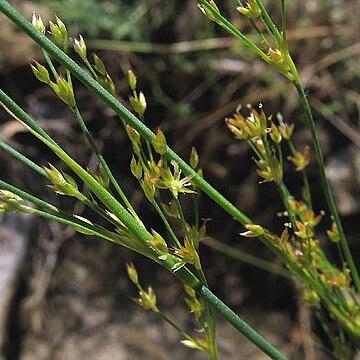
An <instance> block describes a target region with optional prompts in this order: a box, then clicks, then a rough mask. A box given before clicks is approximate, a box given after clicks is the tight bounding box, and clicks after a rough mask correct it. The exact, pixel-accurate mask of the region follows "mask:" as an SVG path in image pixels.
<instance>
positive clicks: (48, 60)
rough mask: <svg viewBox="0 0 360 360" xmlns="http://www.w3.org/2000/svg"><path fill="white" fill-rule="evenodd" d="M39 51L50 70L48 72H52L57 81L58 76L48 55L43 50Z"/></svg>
mask: <svg viewBox="0 0 360 360" xmlns="http://www.w3.org/2000/svg"><path fill="white" fill-rule="evenodd" d="M41 51H42V54H43V56H44V59H45V61H46V63H47V64H48V66H49V68H50V71H51V72H52V74H53V76H54V78H55V80H57V78H58V77H59V74H58V72H57V71H56V69H55V66H54V64H53V62H52V61H51V59H50V56H49V54H48V53H47V52H46V51H45V50H44V49H41Z"/></svg>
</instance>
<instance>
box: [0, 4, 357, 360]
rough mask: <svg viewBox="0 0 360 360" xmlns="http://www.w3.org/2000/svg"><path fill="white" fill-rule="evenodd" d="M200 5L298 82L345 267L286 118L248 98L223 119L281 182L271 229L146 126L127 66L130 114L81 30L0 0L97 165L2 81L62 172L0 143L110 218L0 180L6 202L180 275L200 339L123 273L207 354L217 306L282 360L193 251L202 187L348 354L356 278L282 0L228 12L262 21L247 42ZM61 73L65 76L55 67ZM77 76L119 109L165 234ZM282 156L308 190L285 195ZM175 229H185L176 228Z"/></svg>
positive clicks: (217, 15) (341, 353)
mask: <svg viewBox="0 0 360 360" xmlns="http://www.w3.org/2000/svg"><path fill="white" fill-rule="evenodd" d="M198 5H199V8H200V9H201V11H202V12H203V13H204V14H205V15H206V16H207V18H208V19H210V20H211V21H214V22H216V23H217V24H219V26H221V27H222V28H223V29H224V30H225V31H227V32H228V33H230V34H231V35H233V36H234V37H236V38H237V39H238V40H239V41H241V42H242V43H243V44H244V45H245V46H247V47H248V48H249V49H251V50H252V51H254V52H255V53H256V54H258V55H259V56H260V58H261V59H263V60H264V61H265V62H266V63H267V64H268V65H269V66H271V67H273V68H274V69H275V70H276V71H278V72H279V73H281V74H282V75H284V76H285V77H286V78H287V79H288V80H289V81H290V82H291V83H293V85H294V86H295V88H296V90H297V93H298V95H299V101H300V103H301V105H302V106H303V110H304V116H305V118H306V120H307V122H308V126H309V130H310V133H311V136H312V139H313V148H314V150H315V153H316V157H317V160H318V165H319V172H320V176H321V180H322V185H323V189H324V194H325V197H326V200H327V203H328V208H329V211H330V216H331V217H332V219H333V225H332V228H331V229H329V231H328V232H327V235H328V237H329V239H330V240H331V241H332V242H334V243H336V244H337V245H338V250H339V254H340V258H341V259H343V262H342V266H341V267H340V268H338V267H336V265H334V264H332V263H331V262H330V261H329V260H328V259H327V258H326V256H325V254H324V252H323V251H322V249H321V247H320V245H319V241H318V240H317V239H318V235H317V234H316V226H317V225H318V223H319V222H320V220H321V217H322V216H323V214H315V212H314V208H313V203H312V197H311V188H310V184H309V181H308V178H307V174H306V167H307V165H308V163H309V157H310V149H309V148H305V149H301V150H300V149H296V148H295V146H294V144H293V142H292V137H293V135H294V134H293V133H294V125H293V124H289V123H288V122H286V121H285V120H284V119H282V118H281V117H278V118H276V119H275V118H273V117H271V116H267V115H266V113H265V111H264V109H262V108H260V109H255V108H252V107H250V108H249V109H247V110H246V112H247V113H246V114H244V113H243V112H240V111H238V112H236V113H235V114H234V115H233V116H231V117H229V118H228V119H226V123H227V126H228V128H229V129H230V131H231V132H232V133H233V134H234V136H235V137H236V138H237V139H241V140H243V141H246V142H247V143H248V144H249V146H250V148H251V149H252V151H253V153H254V159H255V163H256V166H257V172H258V175H259V176H260V177H261V178H262V180H263V181H267V182H273V183H274V184H275V186H276V187H277V189H278V190H279V196H280V199H281V201H282V202H283V206H284V215H285V216H287V217H288V221H287V222H286V226H285V227H284V230H283V232H282V233H281V234H279V235H278V234H274V233H272V232H270V231H269V230H267V229H265V228H264V227H263V226H261V225H260V224H254V223H253V221H252V220H251V219H250V218H248V217H247V216H246V215H245V214H243V213H242V212H241V211H240V210H239V209H237V208H236V207H235V206H234V205H233V204H232V203H231V202H230V201H229V200H227V199H226V198H224V196H222V195H221V194H220V193H219V192H218V191H217V190H216V189H214V188H213V187H212V186H211V185H210V184H209V183H208V182H207V181H206V180H205V179H204V177H203V174H202V171H201V169H200V168H199V156H198V154H197V151H196V149H195V148H193V149H192V151H191V154H190V158H189V163H187V162H185V161H184V160H183V159H181V158H180V157H179V156H178V155H177V154H176V153H175V152H174V151H173V150H172V149H171V148H170V147H169V146H168V144H167V140H166V137H165V135H164V134H163V132H162V131H161V130H158V131H157V132H156V133H153V132H152V131H151V130H150V129H149V128H148V127H147V126H146V125H145V114H146V108H147V103H146V97H145V95H144V94H143V92H141V91H139V90H138V89H137V78H136V75H135V74H134V73H133V72H132V71H129V74H128V83H129V87H130V91H131V95H130V97H129V101H130V104H131V107H132V110H133V112H134V113H135V114H136V115H137V116H135V115H134V114H133V113H132V112H131V111H129V110H128V109H127V108H125V107H124V105H122V104H121V103H120V102H119V101H118V100H117V99H116V97H115V95H116V88H115V85H114V82H113V81H112V79H111V76H110V74H109V73H108V71H107V69H106V65H105V64H104V62H103V61H102V60H101V59H100V57H99V56H97V55H94V56H93V58H92V59H91V60H89V56H88V52H87V47H86V43H85V41H84V39H83V38H82V37H81V36H79V38H77V39H70V38H69V36H68V32H67V29H66V26H65V25H64V23H63V22H62V21H61V20H60V19H59V18H56V20H55V21H54V22H50V23H49V26H48V28H49V33H50V39H49V38H48V37H47V36H46V26H45V25H44V24H43V23H42V20H41V18H40V17H38V16H36V15H35V14H34V16H33V19H32V22H29V21H28V20H26V19H25V18H23V17H22V15H21V14H19V13H18V12H17V11H16V10H15V9H14V8H13V7H12V6H11V5H10V4H9V3H8V2H7V1H5V0H0V10H1V11H2V12H3V13H4V14H5V15H6V16H7V17H9V18H10V19H11V20H12V21H13V22H15V23H16V24H17V25H18V26H19V27H20V28H22V29H23V31H25V32H26V33H27V34H28V35H29V36H30V37H31V38H33V39H34V41H36V42H37V43H38V45H39V46H40V48H41V49H42V51H43V55H44V59H45V65H42V64H40V63H37V62H34V63H32V64H31V68H32V71H33V73H34V75H35V76H36V78H37V79H38V80H39V81H41V82H43V83H44V84H46V85H47V86H49V87H50V88H51V89H52V90H53V91H54V93H55V94H56V96H58V97H59V99H60V100H62V101H63V102H64V103H65V104H66V105H67V106H68V107H69V109H70V110H71V112H72V113H73V115H74V118H75V119H76V120H77V121H78V124H79V127H80V128H81V130H82V131H83V133H84V134H85V136H86V138H87V141H88V143H89V145H90V146H91V148H92V150H93V151H94V153H95V154H96V156H97V159H98V163H99V170H98V171H97V172H90V171H88V170H87V169H85V168H84V167H83V166H82V165H81V164H79V163H78V162H77V161H75V160H74V159H73V158H72V157H71V156H70V155H69V154H68V153H67V152H66V151H65V150H64V149H63V148H62V147H61V146H60V145H59V144H58V143H57V142H56V141H55V140H54V139H53V138H52V137H51V136H50V135H49V134H48V133H47V132H45V131H44V130H43V129H42V128H41V127H39V125H38V123H37V122H36V121H35V120H34V119H32V118H31V117H30V116H29V115H28V114H27V113H26V112H25V111H24V110H22V109H21V107H20V106H19V105H18V104H16V103H15V102H14V101H13V100H12V99H11V97H10V96H9V95H8V94H6V93H5V92H4V91H3V90H0V101H1V104H2V106H3V107H4V108H5V109H6V111H7V112H8V113H9V114H10V115H11V116H12V117H13V118H14V119H15V120H16V121H19V122H20V123H21V124H23V125H24V126H25V127H26V128H27V129H28V130H29V132H31V133H32V134H33V135H34V136H35V137H36V138H37V139H38V140H40V141H41V142H42V143H44V144H45V145H46V146H47V147H48V148H49V149H50V150H51V151H52V152H53V153H54V154H55V155H56V156H57V157H58V158H59V159H60V160H61V161H62V163H63V168H64V169H66V170H64V171H63V170H59V169H57V168H56V167H55V166H53V165H49V166H48V167H45V168H41V167H40V166H38V165H37V164H36V163H34V162H33V161H32V160H30V159H28V158H27V157H25V156H24V155H23V154H21V153H19V152H18V151H17V150H15V149H14V148H12V147H11V146H10V145H9V144H6V143H4V142H0V147H1V148H2V149H3V150H4V151H7V152H8V153H10V154H11V155H12V156H13V157H14V158H15V159H18V160H20V161H22V162H23V163H24V165H26V166H28V167H29V168H30V169H32V170H34V171H35V172H36V173H37V174H39V175H40V176H43V177H44V178H46V179H47V180H48V181H49V182H50V183H51V185H50V186H51V188H52V189H53V190H54V191H55V192H57V193H58V194H61V195H64V196H70V197H74V198H76V199H77V200H78V201H80V202H82V203H83V204H84V205H85V206H87V207H89V208H91V209H92V210H93V211H94V212H96V213H97V214H98V215H99V216H100V217H102V218H103V219H104V220H106V221H107V223H108V226H107V227H103V226H100V225H98V224H96V223H95V222H92V221H90V220H89V219H86V218H83V217H79V216H77V215H76V214H71V213H67V212H65V211H63V210H62V209H60V208H58V207H56V206H54V205H52V204H50V203H49V202H47V201H45V200H43V199H40V198H38V197H36V196H34V195H32V194H29V193H27V192H26V191H24V190H22V189H20V188H18V187H15V186H13V185H11V184H9V183H8V182H5V181H3V180H0V188H1V191H0V204H1V211H2V212H6V211H11V212H24V213H30V214H34V215H38V216H41V217H43V218H47V219H50V220H53V221H57V222H59V223H62V224H66V225H70V226H72V227H74V228H75V229H76V230H77V231H79V232H81V233H83V234H87V235H93V236H97V237H99V238H102V239H105V240H108V241H111V242H114V243H117V244H119V245H122V246H125V247H127V248H129V249H131V250H133V251H135V252H138V253H140V254H142V255H144V256H146V257H148V258H150V259H152V260H153V261H155V262H157V263H158V264H160V265H161V266H163V267H164V268H166V269H168V270H169V271H170V272H172V273H173V274H174V275H175V276H176V277H178V278H179V280H180V281H181V282H182V283H183V284H184V288H185V293H186V303H187V305H188V307H189V309H190V310H191V312H192V313H193V314H194V316H195V318H196V320H197V321H198V323H199V325H200V327H201V329H202V333H201V337H200V338H198V337H196V338H195V337H193V336H191V335H190V334H188V333H187V332H185V331H183V330H181V329H180V328H179V327H178V326H177V325H176V324H175V323H174V322H173V321H172V320H170V319H169V318H168V317H167V316H166V315H165V314H164V313H163V312H162V310H161V309H160V307H159V305H158V303H157V299H156V294H155V293H154V291H153V290H152V288H148V290H145V289H144V288H143V287H142V285H141V284H140V282H139V276H138V273H137V270H136V268H135V266H134V265H133V264H129V265H128V266H127V271H128V275H129V278H130V280H131V281H132V282H133V283H134V284H135V286H136V288H137V289H138V291H139V303H140V305H141V306H143V307H144V308H145V309H147V310H151V311H153V312H155V313H156V314H158V315H159V316H160V317H162V318H163V319H165V320H166V321H167V322H169V323H170V324H171V325H172V326H173V327H174V328H175V329H176V330H177V331H179V332H180V333H181V335H182V336H183V338H184V339H183V341H182V342H183V344H184V345H186V346H188V347H191V348H195V349H198V350H201V351H204V352H206V353H207V354H208V355H209V357H210V358H212V359H218V357H219V355H218V350H217V346H216V313H220V314H221V315H222V316H224V317H225V318H226V319H227V320H228V321H229V322H230V323H231V324H232V325H234V326H235V327H236V328H237V329H238V330H239V331H240V332H241V333H243V334H244V335H245V336H246V337H248V339H249V340H250V341H252V342H253V343H255V344H256V345H257V346H258V347H259V348H260V349H261V350H262V351H263V352H264V353H266V354H267V355H268V356H270V357H271V358H273V359H285V358H286V357H285V356H284V355H283V354H282V353H281V352H280V351H279V350H278V349H276V348H274V347H273V346H272V345H271V344H269V343H268V342H267V341H266V340H265V339H264V338H263V337H262V336H261V335H259V334H258V333H257V332H256V331H255V330H254V329H252V328H251V327H250V326H249V325H247V324H246V323H245V322H244V321H243V320H242V319H241V318H240V317H239V316H238V315H236V314H235V313H234V312H233V311H232V310H231V309H230V308H229V307H228V306H226V305H225V304H224V303H223V302H222V301H221V300H220V299H218V298H217V297H216V296H215V295H214V294H213V293H212V291H211V290H210V289H209V286H208V283H207V280H206V276H205V273H204V271H203V268H202V265H201V252H200V250H199V248H200V245H201V241H202V240H203V239H204V237H205V233H206V226H205V224H201V223H200V220H199V219H200V216H199V214H198V207H197V194H199V193H200V192H203V193H205V194H206V195H208V196H209V197H210V198H211V199H212V200H213V201H214V202H215V203H216V204H217V205H218V206H220V207H221V208H223V209H224V210H225V211H226V212H227V213H228V214H229V215H230V216H232V217H233V218H234V219H235V221H237V222H239V223H240V224H242V225H243V226H244V227H245V231H244V232H243V233H242V235H243V236H246V237H256V238H258V239H259V240H260V241H261V242H262V243H264V244H265V245H266V246H267V247H268V248H269V249H271V250H272V251H273V252H274V253H275V254H276V255H277V256H278V257H279V258H280V259H281V260H282V261H283V263H284V265H285V266H286V267H287V268H288V270H289V271H290V272H291V275H292V276H293V277H294V279H296V280H297V282H298V283H299V284H300V294H299V295H300V296H301V297H302V298H303V299H304V301H306V302H307V303H308V304H309V305H310V306H311V307H312V309H313V310H314V313H315V314H316V315H317V316H318V317H319V319H320V322H321V324H322V325H323V328H324V331H325V333H326V335H327V336H328V338H329V343H330V348H329V350H330V351H331V352H332V354H333V356H334V357H335V358H337V359H347V358H350V356H351V354H352V353H353V351H354V349H356V347H357V346H358V344H359V341H360V306H359V303H358V301H357V294H358V293H359V291H360V279H359V275H358V270H357V268H356V266H355V263H354V260H353V258H352V254H351V251H350V249H349V246H348V243H347V240H346V237H345V234H344V231H343V227H342V224H341V221H340V217H339V215H338V212H337V210H336V206H335V202H334V199H333V196H332V193H331V190H330V186H329V183H328V180H327V178H326V174H325V167H324V159H323V156H322V152H321V148H320V144H319V140H318V136H317V133H316V128H315V123H314V119H313V117H312V112H311V109H310V106H309V103H308V100H307V97H306V95H305V91H304V89H303V87H302V85H301V80H300V77H299V74H298V71H297V68H296V66H295V64H294V61H293V60H292V58H291V55H290V52H289V48H288V42H287V36H286V9H285V0H281V1H280V5H281V14H282V22H281V26H280V27H278V26H277V25H276V24H275V23H274V22H273V20H272V19H271V16H270V14H269V13H268V12H267V11H266V9H265V7H264V4H263V3H262V1H260V0H247V1H246V2H244V3H242V2H241V1H236V2H235V4H234V10H237V11H238V12H239V16H243V17H245V19H246V18H247V19H248V20H249V21H250V23H251V24H252V25H253V26H254V27H255V29H256V30H257V34H258V40H259V41H258V42H255V41H254V40H252V39H250V38H249V37H248V36H247V35H246V34H243V33H242V32H241V31H239V30H238V29H237V28H236V27H235V26H234V25H233V24H232V23H231V22H230V21H228V20H227V19H226V18H225V17H224V16H223V15H222V14H221V12H220V10H219V8H218V7H217V5H216V4H215V2H214V1H212V0H211V1H207V0H198ZM70 47H73V49H74V50H75V52H76V53H77V54H78V56H79V58H80V60H79V61H81V64H82V67H81V66H80V65H78V64H77V63H76V62H75V61H74V60H72V59H71V58H70V57H69V55H68V52H69V48H70ZM59 66H62V67H63V68H65V71H62V72H61V71H59ZM62 73H63V74H64V75H61V74H62ZM73 77H75V78H77V79H78V80H79V81H80V82H81V83H82V84H83V85H85V86H86V87H87V88H88V89H89V90H90V91H92V92H93V93H94V94H96V95H97V96H98V97H99V98H100V99H102V100H103V101H104V102H105V103H106V104H107V105H108V106H109V107H110V108H112V109H113V110H114V111H115V112H116V113H117V115H118V117H119V120H120V122H119V123H120V124H121V125H122V126H123V127H124V128H125V131H126V132H127V135H128V137H129V139H130V141H131V144H132V147H133V157H132V160H131V163H130V169H131V172H132V174H133V175H134V176H135V178H136V179H137V180H138V182H139V185H140V187H141V188H142V190H143V192H144V195H145V197H146V198H147V200H148V201H149V202H150V203H151V205H152V206H153V207H154V209H155V211H156V212H157V213H158V215H159V217H160V219H161V220H162V221H163V223H164V225H165V228H166V230H167V231H166V233H165V234H161V233H160V232H158V231H156V230H155V229H153V230H151V231H149V230H148V229H147V228H146V227H145V225H144V223H143V222H142V221H141V219H140V217H139V216H138V214H137V212H136V209H134V207H133V206H132V205H131V203H130V202H129V200H128V198H127V196H126V194H125V192H124V191H123V190H122V187H121V182H119V181H117V180H116V179H115V177H114V175H113V173H112V171H111V169H110V166H109V165H108V163H107V162H106V160H105V159H104V157H103V156H102V154H101V152H100V150H99V149H98V148H97V146H96V143H95V141H94V139H93V137H92V135H91V134H90V132H89V131H88V128H87V126H86V123H85V121H84V120H83V118H82V115H81V109H80V108H79V106H78V104H77V100H76V94H75V93H74V88H73V85H72V83H73V81H72V80H73ZM284 147H286V148H287V149H288V151H289V152H290V155H289V156H288V157H287V158H286V157H285V156H284V155H283V154H284V153H285V150H284ZM286 160H289V161H290V162H291V163H292V164H293V165H294V167H295V169H296V171H299V172H301V173H302V177H303V181H304V191H303V197H302V198H300V199H296V198H295V197H294V196H292V194H291V193H290V191H289V189H288V187H287V185H286V183H285V182H284V177H283V169H284V166H283V165H284V162H285V161H286ZM70 172H71V174H70ZM79 181H81V182H82V183H84V184H86V185H87V187H88V188H89V189H90V193H89V194H86V193H83V192H81V191H80V190H79V187H78V182H79ZM184 196H188V197H191V198H193V199H194V213H195V216H194V218H195V221H194V223H193V224H190V223H189V222H188V220H187V219H186V216H185V214H184V212H183V209H182V205H181V201H182V198H183V197H184ZM169 199H170V201H169ZM170 218H173V219H174V220H175V221H176V222H178V224H179V226H176V227H174V225H173V223H174V222H173V221H170ZM174 228H177V229H178V228H180V229H181V230H180V231H177V232H176V231H175V230H174Z"/></svg>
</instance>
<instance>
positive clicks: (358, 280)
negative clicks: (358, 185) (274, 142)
mask: <svg viewBox="0 0 360 360" xmlns="http://www.w3.org/2000/svg"><path fill="white" fill-rule="evenodd" d="M294 85H295V87H296V90H297V92H298V94H299V98H300V102H301V105H302V106H303V108H304V111H305V117H306V120H307V123H308V126H309V129H310V133H311V137H312V140H313V144H314V147H315V152H316V157H317V161H318V166H319V172H320V178H321V184H322V188H323V191H324V194H325V198H326V201H327V204H328V206H329V209H330V212H331V214H332V216H333V219H334V222H335V224H336V226H337V228H338V231H339V235H340V244H341V248H342V251H343V252H344V257H345V259H346V261H347V263H348V266H349V268H350V272H351V275H352V278H353V280H354V284H355V287H356V289H357V291H358V292H360V277H359V273H358V271H357V268H356V265H355V262H354V259H353V257H352V254H351V251H350V248H349V245H348V242H347V240H346V237H345V233H344V229H343V226H342V223H341V220H340V216H339V213H338V211H337V207H336V204H335V200H334V197H333V194H332V192H331V188H330V183H329V180H328V178H327V176H326V172H325V162H324V157H323V154H322V151H321V146H320V141H319V137H318V135H317V132H316V126H315V122H314V118H313V116H312V112H311V108H310V104H309V102H308V100H307V97H306V94H305V91H304V89H303V88H302V86H301V85H300V83H294Z"/></svg>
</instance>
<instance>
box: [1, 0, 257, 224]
mask: <svg viewBox="0 0 360 360" xmlns="http://www.w3.org/2000/svg"><path fill="white" fill-rule="evenodd" d="M0 10H1V11H2V12H3V13H4V14H5V15H6V16H8V17H9V18H10V19H11V20H12V21H14V22H15V23H16V24H17V25H18V26H19V27H21V28H22V29H23V30H24V31H25V32H26V33H27V34H28V35H29V36H30V37H31V38H33V39H34V40H35V41H36V42H37V43H38V44H39V45H41V47H43V48H45V49H46V50H47V51H48V52H49V54H51V55H52V56H53V57H54V58H55V59H56V60H57V61H59V62H60V63H62V64H63V65H64V66H65V67H66V68H68V69H69V70H70V71H71V72H72V74H73V75H74V76H75V77H76V78H77V79H78V80H79V81H80V82H82V83H83V84H84V85H85V86H86V87H87V88H89V89H90V90H91V91H93V92H94V93H95V94H96V95H97V96H98V97H99V98H100V99H102V100H103V101H104V102H105V103H106V104H107V105H109V106H110V107H111V108H112V109H113V110H114V111H115V112H116V113H117V114H118V115H119V117H120V118H121V119H123V120H124V121H125V122H127V123H128V124H129V125H131V126H132V127H133V128H135V129H136V130H137V131H138V132H139V133H140V134H141V135H142V136H143V137H144V138H145V139H147V140H149V141H151V140H152V139H154V138H155V134H154V133H153V132H152V131H151V130H150V129H149V128H148V127H147V126H145V125H144V124H143V123H142V122H141V121H140V120H139V119H138V118H136V116H135V115H133V114H132V113H131V112H130V111H129V110H128V109H127V108H126V107H125V106H124V105H123V104H121V103H120V102H119V101H118V100H117V99H116V98H115V97H113V96H112V95H111V94H110V93H109V92H107V91H106V90H105V89H104V88H103V87H102V86H101V85H99V84H98V83H97V82H96V81H95V80H94V79H92V78H91V77H90V76H89V74H87V73H86V71H84V70H83V69H82V68H81V67H80V66H79V65H77V64H76V63H75V62H74V61H73V60H72V59H70V58H69V57H68V56H67V55H66V54H65V53H64V52H63V51H62V50H61V49H59V48H58V47H57V46H56V45H55V44H54V43H52V42H51V41H50V40H49V39H47V38H46V36H44V35H43V34H41V33H40V32H39V31H37V30H36V29H35V28H34V27H33V26H32V25H31V24H30V23H29V22H28V21H27V20H26V19H25V18H24V17H23V16H22V15H20V14H19V13H18V12H17V11H16V10H15V9H14V8H13V7H12V6H11V5H9V4H8V2H7V1H5V0H0ZM0 92H1V90H0ZM24 113H25V112H24ZM25 115H27V114H26V113H25ZM37 129H38V131H39V132H40V133H41V134H44V133H45V132H44V131H43V130H42V129H41V128H40V127H39V126H37ZM45 134H46V133H45ZM45 136H47V139H48V140H49V141H53V140H52V139H51V138H50V139H49V136H48V135H47V134H46V135H45ZM166 156H167V158H168V159H171V160H174V161H176V162H177V163H178V164H179V167H180V168H181V169H182V171H183V172H184V174H185V175H187V176H193V178H192V182H193V183H195V184H196V185H197V186H198V188H199V189H201V190H202V191H203V192H204V193H206V194H207V195H208V196H209V197H210V198H211V199H213V200H214V201H215V202H216V203H218V204H219V206H221V207H222V208H223V209H224V210H225V211H227V212H228V213H229V214H230V215H231V216H233V217H234V218H235V219H236V220H237V221H239V222H240V223H242V224H251V223H252V221H251V220H250V219H249V218H248V217H247V216H246V215H244V214H243V213H242V212H240V211H239V210H238V209H237V208H236V207H235V206H234V205H233V204H232V203H231V202H230V201H228V200H227V199H226V198H225V197H224V196H223V195H221V194H220V193H219V192H218V191H217V190H215V189H214V188H213V187H212V186H211V185H210V184H209V183H208V182H206V181H205V180H204V179H203V178H201V177H200V176H199V175H198V174H197V173H196V172H195V171H194V170H193V169H192V168H191V167H190V166H189V165H188V164H187V163H186V162H185V161H184V160H182V159H181V158H180V157H179V156H178V155H177V154H176V153H175V152H174V151H173V150H171V149H170V148H169V147H168V148H167V152H166Z"/></svg>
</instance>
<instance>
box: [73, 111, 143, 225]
mask: <svg viewBox="0 0 360 360" xmlns="http://www.w3.org/2000/svg"><path fill="white" fill-rule="evenodd" d="M73 112H74V115H75V117H76V119H77V121H78V123H79V126H80V128H81V131H82V132H83V133H84V134H85V136H86V138H87V140H88V142H89V144H90V146H91V148H92V149H93V150H94V152H95V155H96V157H97V158H98V160H99V162H100V164H101V165H102V167H103V168H104V170H105V173H106V175H107V176H108V177H109V179H110V182H111V184H112V185H113V186H114V188H115V189H116V191H117V193H118V194H119V195H120V197H121V199H122V201H123V202H124V204H125V206H126V207H127V209H128V210H129V211H130V213H131V214H132V215H133V216H134V217H136V218H138V215H137V214H136V211H135V209H134V208H133V206H132V205H131V203H130V201H129V200H128V198H127V197H126V195H125V193H124V192H123V190H122V189H121V187H120V185H119V184H118V182H117V181H116V179H115V177H114V175H113V173H112V172H111V169H110V168H109V166H108V164H107V162H106V160H105V159H104V157H103V155H102V154H101V152H100V150H99V148H98V146H97V145H96V143H95V141H94V139H93V137H92V136H91V134H90V132H89V130H88V128H87V126H86V124H85V121H84V119H83V117H82V116H81V113H80V111H79V109H78V107H75V109H73Z"/></svg>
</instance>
